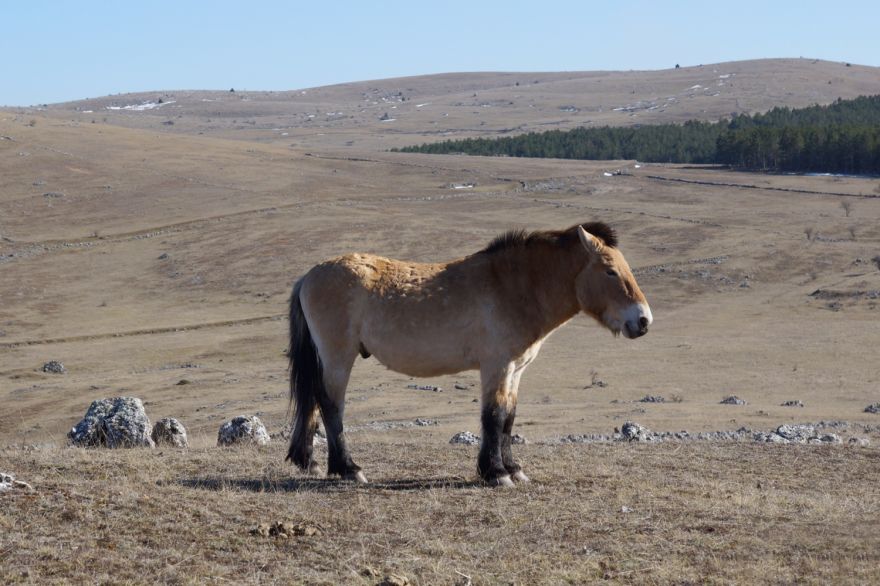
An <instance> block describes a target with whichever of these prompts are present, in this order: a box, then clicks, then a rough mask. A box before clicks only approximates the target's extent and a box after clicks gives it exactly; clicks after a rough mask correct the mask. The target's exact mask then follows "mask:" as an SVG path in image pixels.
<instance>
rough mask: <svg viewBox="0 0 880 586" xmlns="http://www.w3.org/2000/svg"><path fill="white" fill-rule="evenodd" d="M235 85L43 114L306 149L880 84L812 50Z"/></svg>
mask: <svg viewBox="0 0 880 586" xmlns="http://www.w3.org/2000/svg"><path fill="white" fill-rule="evenodd" d="M232 89H235V90H236V91H234V92H230V91H228V90H227V91H155V92H145V93H137V94H119V95H115V96H107V97H101V98H94V99H87V100H81V101H77V102H69V103H64V104H55V105H51V106H49V107H48V109H47V110H46V111H45V112H44V114H46V115H50V116H52V117H56V118H60V119H66V120H76V121H79V122H91V121H93V120H94V121H96V122H102V121H106V122H108V123H111V124H114V125H119V126H125V127H130V128H147V129H153V130H161V131H162V132H168V133H184V134H205V135H208V136H216V137H223V138H236V139H244V140H250V141H260V142H267V143H273V144H277V145H283V146H295V147H298V148H307V149H320V148H334V149H343V150H358V149H368V150H385V149H388V148H392V147H401V146H406V145H411V144H417V143H422V142H425V141H430V140H441V139H449V138H465V137H473V136H506V135H511V134H521V133H523V132H530V131H537V130H551V129H570V128H574V127H577V126H585V125H612V126H629V125H633V124H653V123H659V122H684V121H686V120H690V119H699V120H717V119H718V118H720V117H722V116H728V115H730V114H731V113H733V112H736V113H753V112H763V111H766V110H769V109H770V108H772V107H774V106H790V107H802V106H809V105H812V104H816V103H818V104H825V103H829V102H831V101H833V100H835V99H837V98H852V97H856V96H858V95H862V94H877V93H880V72H878V69H877V68H875V67H865V66H859V65H851V66H847V65H846V64H844V63H835V62H829V61H820V60H813V59H764V60H756V61H739V62H730V63H719V64H706V65H699V66H686V67H681V68H678V69H665V70H660V71H594V72H561V73H450V74H442V75H428V76H419V77H408V78H398V79H385V80H375V81H364V82H357V83H347V84H341V85H335V86H327V87H319V88H308V89H301V90H296V91H245V90H242V89H241V88H232ZM159 100H162V103H161V104H159Z"/></svg>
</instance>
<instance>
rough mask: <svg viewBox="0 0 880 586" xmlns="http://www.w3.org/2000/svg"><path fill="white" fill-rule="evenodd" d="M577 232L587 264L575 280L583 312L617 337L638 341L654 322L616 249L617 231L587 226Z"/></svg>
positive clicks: (580, 227) (634, 281)
mask: <svg viewBox="0 0 880 586" xmlns="http://www.w3.org/2000/svg"><path fill="white" fill-rule="evenodd" d="M585 226H586V227H587V229H590V230H591V231H593V232H595V233H596V234H595V235H594V234H591V233H590V232H588V231H587V230H585V229H584V226H577V227H576V228H575V229H576V230H577V232H578V236H579V237H580V241H581V244H582V245H583V247H584V249H585V250H586V263H585V264H584V266H583V269H582V270H581V272H580V273H578V276H577V278H576V280H575V287H576V293H577V300H578V303H579V304H580V306H581V309H582V310H583V311H584V312H585V313H586V314H588V315H591V316H592V317H594V318H596V320H598V321H599V322H600V323H601V324H603V325H604V326H605V327H606V328H608V329H609V330H611V331H612V332H613V333H614V334H615V335H617V334H623V335H624V336H626V337H627V338H638V337H639V336H643V335H645V334H646V333H648V326H650V325H651V322H652V321H653V320H654V318H653V316H652V315H651V308H650V307H648V301H647V300H646V299H645V296H644V294H642V290H641V289H639V285H638V283H636V278H635V277H634V276H633V274H632V270H631V269H630V268H629V263H627V262H626V259H625V258H623V254H621V252H620V251H619V250H617V240H616V238H615V236H614V231H613V230H612V229H611V228H609V227H608V226H606V225H605V224H600V223H596V224H585Z"/></svg>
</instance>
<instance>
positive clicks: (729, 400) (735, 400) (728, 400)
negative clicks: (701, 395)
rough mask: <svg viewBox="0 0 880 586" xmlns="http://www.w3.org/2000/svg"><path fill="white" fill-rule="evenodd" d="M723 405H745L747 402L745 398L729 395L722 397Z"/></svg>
mask: <svg viewBox="0 0 880 586" xmlns="http://www.w3.org/2000/svg"><path fill="white" fill-rule="evenodd" d="M721 404H722V405H745V404H746V402H745V400H743V399H740V398H739V397H737V396H736V395H730V396H729V397H725V398H723V399H721Z"/></svg>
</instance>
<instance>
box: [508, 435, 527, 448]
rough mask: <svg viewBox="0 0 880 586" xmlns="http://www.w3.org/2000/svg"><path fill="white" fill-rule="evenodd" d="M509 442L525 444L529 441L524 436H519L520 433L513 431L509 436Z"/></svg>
mask: <svg viewBox="0 0 880 586" xmlns="http://www.w3.org/2000/svg"><path fill="white" fill-rule="evenodd" d="M510 443H512V444H518V445H525V444H527V443H529V442H528V440H526V438H524V437H523V436H521V435H520V434H518V433H515V434H513V435H512V436H510Z"/></svg>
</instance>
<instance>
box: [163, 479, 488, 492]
mask: <svg viewBox="0 0 880 586" xmlns="http://www.w3.org/2000/svg"><path fill="white" fill-rule="evenodd" d="M174 482H175V483H176V484H178V485H180V486H185V487H187V488H196V489H200V490H213V491H219V490H229V489H233V490H244V491H250V492H350V491H353V490H399V491H420V490H444V489H445V490H449V489H453V490H454V489H467V488H480V487H483V486H486V485H485V484H484V483H483V482H482V481H480V480H465V479H463V478H461V477H454V476H450V477H435V478H402V479H399V480H382V481H378V482H368V483H366V484H361V483H358V482H352V481H348V480H340V479H338V478H309V477H302V478H284V479H268V478H228V477H199V478H183V479H180V480H177V481H174Z"/></svg>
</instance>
